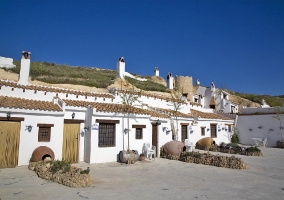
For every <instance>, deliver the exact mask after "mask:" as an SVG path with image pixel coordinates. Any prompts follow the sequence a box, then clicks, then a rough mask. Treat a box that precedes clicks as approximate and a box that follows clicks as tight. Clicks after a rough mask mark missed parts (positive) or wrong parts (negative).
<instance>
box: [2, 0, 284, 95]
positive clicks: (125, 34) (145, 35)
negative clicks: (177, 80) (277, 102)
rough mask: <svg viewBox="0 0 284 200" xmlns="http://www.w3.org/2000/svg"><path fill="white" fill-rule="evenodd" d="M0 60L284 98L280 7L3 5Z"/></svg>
mask: <svg viewBox="0 0 284 200" xmlns="http://www.w3.org/2000/svg"><path fill="white" fill-rule="evenodd" d="M0 24H1V27H2V28H1V31H0V56H4V57H10V58H13V59H15V60H19V59H20V58H21V51H22V50H26V51H30V52H31V53H32V57H31V60H32V61H46V62H54V63H58V64H69V65H72V66H88V67H98V68H103V69H113V70H114V69H115V67H116V62H117V60H118V58H119V57H121V56H123V57H124V58H125V62H126V71H128V72H130V73H135V74H140V75H153V74H154V68H155V67H158V68H159V71H160V76H162V77H163V78H166V75H167V73H168V72H171V73H172V74H173V75H174V76H176V75H178V76H181V75H183V76H192V77H193V80H194V83H195V80H196V79H200V81H201V84H202V85H203V86H210V83H211V82H212V81H213V82H214V83H215V85H216V87H222V88H227V89H230V90H233V91H236V92H244V93H253V94H270V95H280V94H284V91H283V88H284V87H283V86H284V77H283V76H284V1H283V0H279V1H276V0H266V1H264V0H246V1H241V0H240V1H233V0H223V1H222V0H218V1H217V0H216V1H214V0H195V1H193V0H187V1H178V0H176V1H169V0H164V1H155V0H150V1H148V0H144V1H139V0H132V1H126V0H116V1H111V0H99V1H95V0H93V1H87V0H81V1H79V0H78V1H72V0H68V1H65V0H60V1H57V0H56V1H55V0H49V1H43V0H42V1H40V0H36V1H34V0H28V1H15V0H0Z"/></svg>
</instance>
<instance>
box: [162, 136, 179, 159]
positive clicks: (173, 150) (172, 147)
mask: <svg viewBox="0 0 284 200" xmlns="http://www.w3.org/2000/svg"><path fill="white" fill-rule="evenodd" d="M183 147H184V144H183V142H180V141H177V140H173V141H170V142H167V143H166V144H164V145H163V150H164V151H165V152H166V153H167V154H170V155H180V154H181V152H182V151H183Z"/></svg>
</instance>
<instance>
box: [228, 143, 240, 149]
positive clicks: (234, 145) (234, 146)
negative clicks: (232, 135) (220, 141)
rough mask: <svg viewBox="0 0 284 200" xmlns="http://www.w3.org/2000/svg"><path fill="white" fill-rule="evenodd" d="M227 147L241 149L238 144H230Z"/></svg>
mask: <svg viewBox="0 0 284 200" xmlns="http://www.w3.org/2000/svg"><path fill="white" fill-rule="evenodd" d="M226 146H227V147H233V148H238V147H240V146H239V145H238V144H237V143H229V144H226Z"/></svg>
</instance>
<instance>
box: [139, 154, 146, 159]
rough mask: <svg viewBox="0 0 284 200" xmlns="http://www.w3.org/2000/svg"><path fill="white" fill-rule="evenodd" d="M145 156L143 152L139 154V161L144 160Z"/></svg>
mask: <svg viewBox="0 0 284 200" xmlns="http://www.w3.org/2000/svg"><path fill="white" fill-rule="evenodd" d="M145 158H146V157H145V154H144V153H141V154H140V156H139V160H140V161H145Z"/></svg>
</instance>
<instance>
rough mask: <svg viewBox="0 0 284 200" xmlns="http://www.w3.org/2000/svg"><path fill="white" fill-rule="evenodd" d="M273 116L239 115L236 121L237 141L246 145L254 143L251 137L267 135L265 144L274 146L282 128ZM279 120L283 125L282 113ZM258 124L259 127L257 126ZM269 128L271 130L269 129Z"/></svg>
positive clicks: (283, 116) (282, 131)
mask: <svg viewBox="0 0 284 200" xmlns="http://www.w3.org/2000/svg"><path fill="white" fill-rule="evenodd" d="M243 110H244V109H243ZM274 116H276V114H264V115H239V116H238V117H237V122H236V123H237V124H236V127H237V130H238V132H239V134H238V136H239V142H240V143H241V144H246V145H255V144H254V141H253V140H252V138H263V137H267V145H268V146H276V142H277V140H280V139H281V133H284V130H280V122H279V121H278V120H277V119H275V118H273V117H274ZM281 121H282V126H283V127H284V115H281ZM260 126H261V129H260V128H258V127H260ZM249 129H251V131H250V130H249ZM270 129H273V130H272V131H270Z"/></svg>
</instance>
